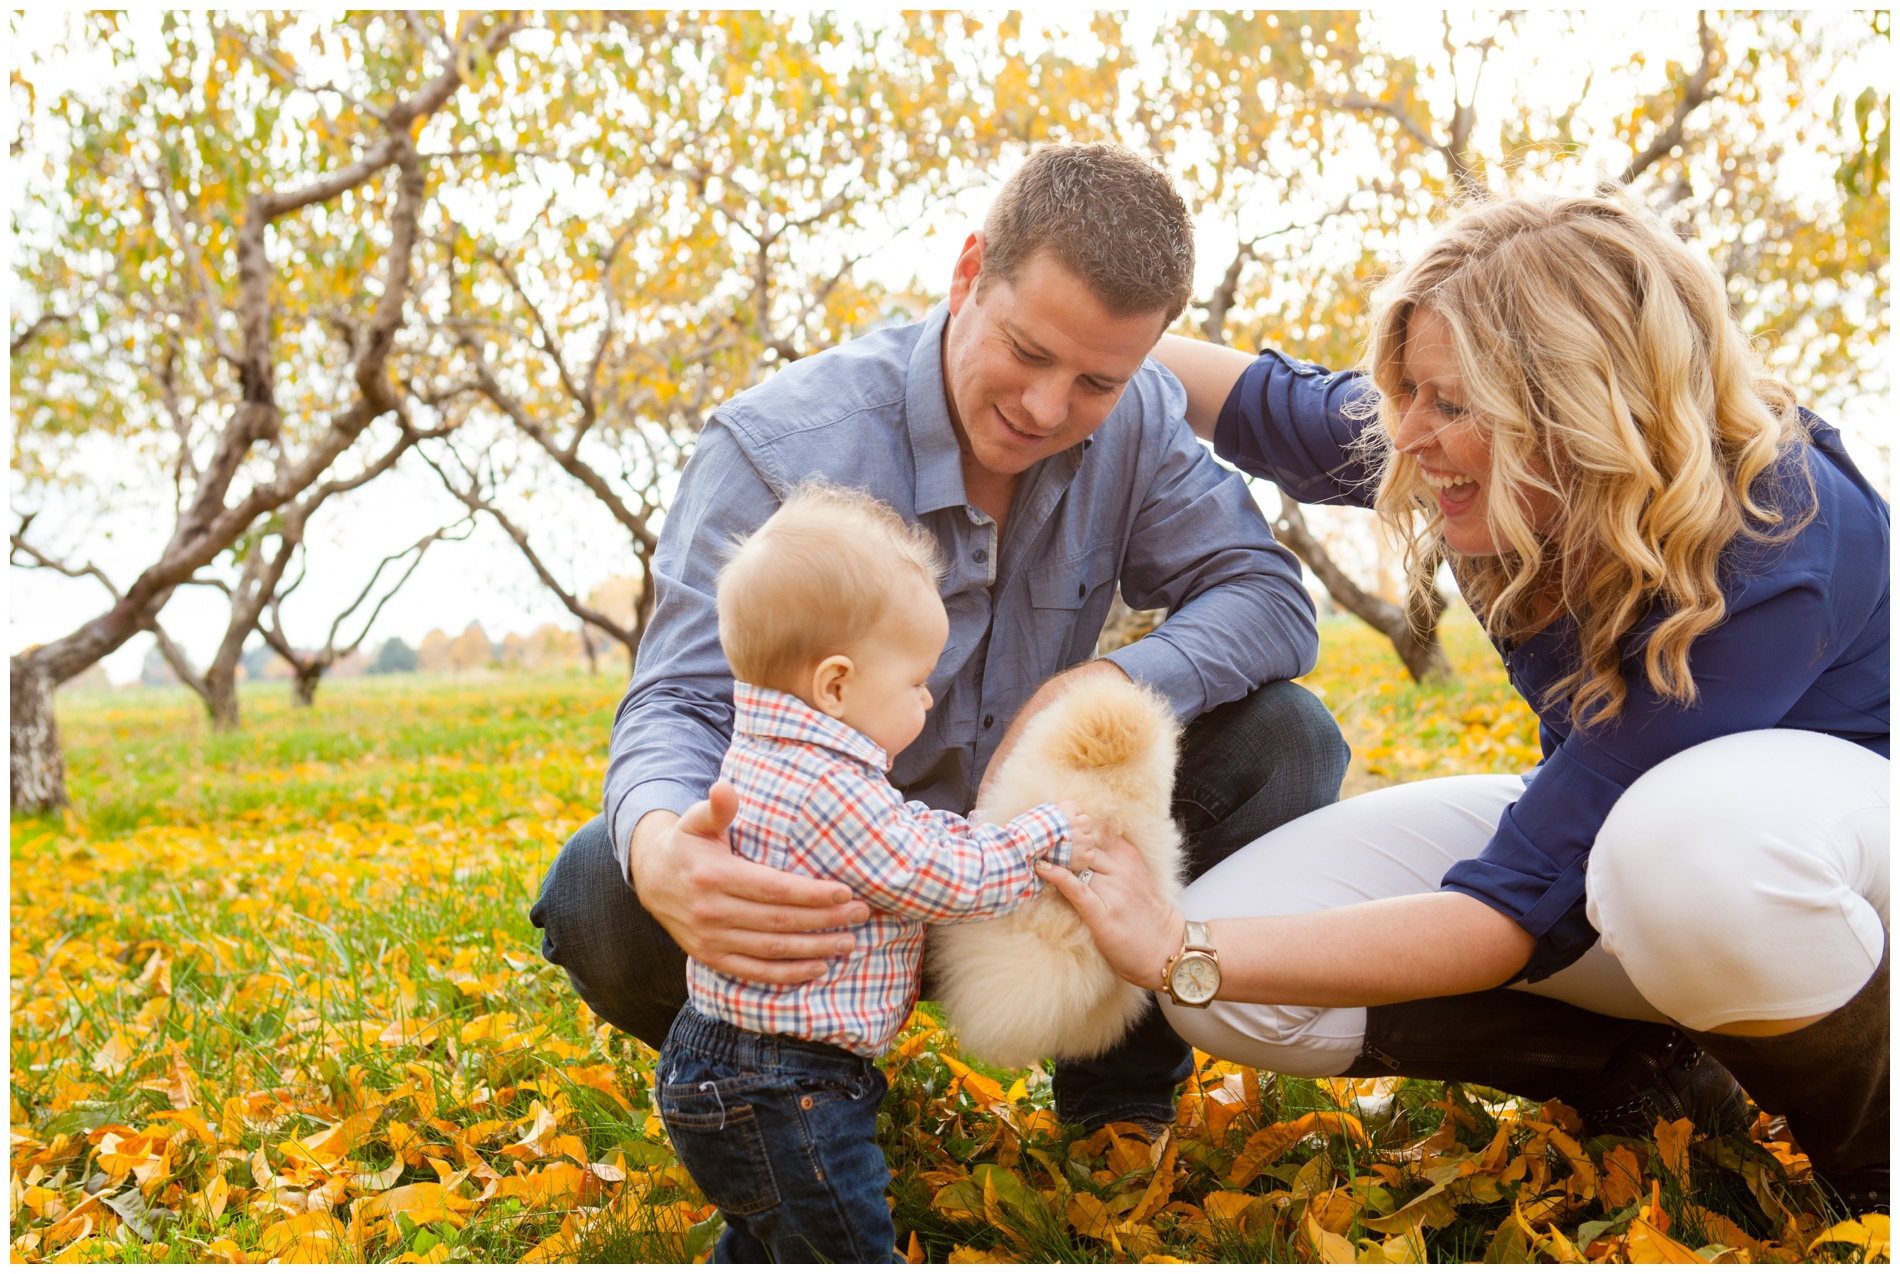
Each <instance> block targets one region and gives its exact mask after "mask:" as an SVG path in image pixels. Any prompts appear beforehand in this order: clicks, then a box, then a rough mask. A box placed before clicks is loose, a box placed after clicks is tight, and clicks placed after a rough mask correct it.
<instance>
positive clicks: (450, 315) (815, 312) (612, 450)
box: [428, 11, 1114, 663]
mask: <svg viewBox="0 0 1900 1274" xmlns="http://www.w3.org/2000/svg"><path fill="white" fill-rule="evenodd" d="M1097 25H1098V28H1099V32H1098V33H1108V34H1112V33H1113V27H1112V24H1106V23H1099V24H1097ZM579 34H580V36H581V38H576V39H572V40H567V41H562V42H559V43H555V44H552V45H550V46H548V47H547V48H546V49H545V51H542V52H538V53H536V54H535V55H534V56H523V57H521V58H518V59H516V60H515V61H514V63H513V64H512V66H511V73H512V74H513V75H514V76H515V77H516V85H515V91H516V93H517V95H518V96H517V103H518V105H517V109H518V110H519V111H520V112H522V116H523V123H522V124H521V125H520V126H518V127H516V128H515V129H514V130H513V131H514V134H515V136H516V139H517V141H516V145H515V147H514V149H513V151H512V152H511V153H512V161H513V162H514V163H515V164H517V165H518V167H519V169H520V171H522V172H524V173H534V174H536V175H537V176H538V178H539V180H541V181H542V182H543V183H544V185H545V189H546V191H547V194H546V196H545V201H544V202H543V203H540V204H538V205H536V211H535V215H533V216H531V217H526V218H518V219H516V220H515V221H514V222H511V223H510V224H508V225H505V226H489V227H487V228H483V227H477V226H474V225H472V224H465V225H458V226H455V227H452V228H450V230H449V232H448V233H447V234H446V235H445V238H444V243H443V252H444V254H445V255H446V256H447V257H448V258H449V259H451V260H453V261H454V263H455V286H454V289H453V293H452V296H451V303H450V305H449V307H448V310H447V313H445V314H444V315H443V317H442V318H441V321H440V328H441V331H442V333H443V336H444V339H445V340H446V341H450V342H453V345H454V349H455V353H456V356H457V360H458V361H457V366H458V374H459V375H460V377H461V378H462V379H464V380H465V381H466V382H467V383H469V384H471V385H473V386H474V397H475V398H476V399H478V400H479V403H480V406H481V411H482V414H483V415H484V416H485V417H486V418H487V419H488V420H489V421H490V422H492V423H495V424H498V425H501V426H503V427H504V428H505V429H506V430H509V431H512V432H513V434H514V436H515V438H516V440H517V441H518V442H519V443H520V444H522V446H521V447H519V448H511V447H508V446H506V445H502V444H501V442H500V440H499V439H498V438H497V437H496V435H495V434H493V433H491V432H479V431H478V432H474V433H465V434H463V435H461V436H460V437H459V441H450V442H445V443H443V444H439V445H436V446H433V447H432V448H429V449H428V450H429V453H430V455H431V457H432V463H434V464H435V465H436V468H437V471H438V473H440V474H441V475H442V478H443V481H444V483H445V485H446V486H447V487H448V489H449V490H450V491H451V492H452V493H453V494H454V495H455V496H456V497H457V498H458V499H460V500H461V501H462V502H463V504H464V505H466V507H467V508H468V509H469V510H470V511H471V512H479V513H481V514H483V515H485V516H487V517H489V518H491V519H492V520H493V521H494V522H495V523H496V524H497V525H498V526H499V527H500V528H501V530H502V531H503V532H504V533H505V534H506V535H507V536H508V537H509V539H510V541H511V542H512V543H513V544H514V545H515V546H516V547H517V549H518V550H519V551H520V552H521V553H522V555H523V556H524V558H525V559H526V560H527V562H528V564H529V566H530V567H531V568H532V569H533V571H534V572H535V575H536V576H537V578H539V579H540V580H541V581H542V583H543V584H545V585H546V586H547V587H548V588H549V589H550V590H551V591H552V592H553V593H554V594H555V595H556V596H557V597H558V598H559V599H560V600H561V602H562V604H563V605H564V606H566V608H567V609H568V610H569V611H570V612H571V613H572V614H573V615H574V616H575V617H577V618H578V619H580V620H581V621H582V622H583V624H584V625H585V629H584V631H587V632H588V633H589V637H590V640H591V633H592V632H596V631H597V632H601V633H604V634H607V635H608V636H609V637H611V638H612V639H613V640H614V641H616V642H618V643H619V644H620V645H622V646H623V647H624V648H625V649H626V651H627V655H628V659H629V662H630V663H631V660H632V658H633V655H634V652H635V650H636V648H637V647H638V645H639V641H640V637H641V634H642V633H643V632H644V630H645V627H646V623H647V620H648V619H649V617H650V616H651V614H652V609H653V601H654V598H653V589H652V586H651V583H650V581H651V578H652V577H651V562H652V556H653V552H654V550H655V548H656V547H657V546H658V543H659V526H660V522H661V519H662V517H663V513H664V509H665V507H666V504H667V502H668V500H669V499H670V498H671V493H672V488H673V483H674V480H675V479H676V477H677V475H678V473H679V471H680V469H681V467H682V466H683V465H684V463H685V461H686V459H687V457H688V456H689V455H690V452H691V448H692V444H693V442H694V440H695V439H696V438H697V437H698V435H699V432H700V430H701V429H702V428H703V427H704V426H705V423H706V421H707V419H708V417H709V416H710V414H711V413H712V411H713V410H714V409H715V408H716V407H717V406H718V404H719V403H721V402H723V401H724V400H726V399H727V398H729V397H731V396H732V395H733V394H735V393H738V392H740V391H741V390H744V389H746V388H748V387H749V386H751V385H753V384H756V383H757V382H758V381H759V380H760V379H761V378H763V377H764V376H766V375H768V374H769V373H770V372H771V371H772V370H773V369H774V368H776V367H780V366H783V365H784V364H786V363H788V362H790V361H792V360H794V359H798V358H802V357H805V356H806V355H809V354H812V353H815V352H817V351H819V350H822V349H825V348H826V347H828V346H831V345H834V344H836V343H838V342H839V341H842V340H845V339H848V338H849V337H851V336H854V335H856V334H858V333H859V332H862V331H864V330H865V329H867V328H869V327H872V326H875V325H877V324H880V323H884V322H889V321H908V320H909V319H910V318H913V317H917V316H918V315H917V309H918V308H919V307H918V305H917V304H916V303H915V302H913V301H912V300H911V299H910V298H907V297H904V296H893V295H889V294H887V293H886V292H885V291H883V290H882V289H881V288H879V287H878V286H877V285H875V284H873V283H871V282H868V281H866V280H865V279H863V278H861V277H860V271H859V265H860V262H861V261H862V260H863V258H864V257H865V256H866V255H867V254H868V253H870V252H872V251H875V250H876V249H877V248H879V247H881V246H883V245H884V244H886V243H887V242H889V241H890V240H891V238H892V237H893V236H894V235H895V234H897V233H899V232H900V231H901V230H902V229H903V228H904V227H905V226H906V225H907V224H908V223H909V222H910V221H912V220H914V219H915V218H916V217H917V216H918V215H919V214H920V213H921V211H922V210H923V209H924V208H926V207H928V206H930V205H932V204H933V203H935V202H937V201H940V200H942V199H944V198H946V197H947V196H950V195H952V194H954V193H955V192H957V191H958V190H960V189H962V188H964V187H966V186H968V185H970V184H973V183H975V184H982V183H986V182H988V181H990V180H993V178H994V173H993V171H992V169H993V165H994V163H995V161H996V160H997V159H998V158H999V157H1000V156H1001V155H1003V154H1005V153H1006V152H1007V151H1009V150H1010V149H1012V148H1014V149H1016V150H1020V149H1021V148H1022V147H1023V146H1024V145H1025V144H1028V143H1033V142H1038V141H1042V140H1047V139H1051V138H1058V137H1069V136H1076V135H1085V134H1087V133H1089V131H1090V130H1094V129H1098V128H1099V126H1100V112H1099V111H1098V110H1097V109H1096V107H1095V106H1094V105H1093V103H1095V102H1097V101H1099V100H1110V101H1112V100H1113V90H1114V66H1113V62H1112V59H1108V60H1104V59H1102V58H1100V57H1093V56H1091V57H1087V58H1081V59H1077V58H1069V57H1065V56H1062V55H1061V54H1059V53H1057V52H1055V51H1048V52H1044V53H1041V54H1038V55H1037V56H1025V55H1023V54H1022V53H1021V51H1020V49H1019V48H1018V47H1017V42H1018V40H1019V38H1020V37H1021V36H1022V35H1023V32H1022V27H1021V23H1020V20H1019V19H1016V18H1013V17H1012V18H1008V19H1005V20H1003V21H1002V22H1000V23H998V24H995V25H988V24H985V23H982V22H978V21H974V20H971V19H968V18H965V17H962V16H959V15H954V14H922V13H913V14H904V15H899V16H895V17H893V18H891V19H889V20H888V21H886V22H885V23H884V24H882V25H874V26H866V25H860V24H858V23H854V22H851V21H847V20H843V19H839V18H835V17H831V16H827V15H824V14H809V15H803V16H786V15H781V14H770V13H760V12H752V11H726V12H657V11H656V12H642V13H634V14H623V15H616V16H615V17H614V18H613V19H611V20H610V21H607V22H605V23H604V24H603V25H602V27H601V29H599V30H598V31H586V32H583V33H579ZM1096 43H1097V44H1099V41H1096ZM1078 103H1091V105H1090V106H1089V107H1088V108H1087V109H1082V108H1080V107H1079V106H1077V105H1076V104H1078ZM1052 108H1054V109H1052ZM557 175H558V178H559V180H557ZM944 266H945V273H946V275H947V273H948V262H947V261H946V262H945V263H944ZM530 491H532V492H534V493H535V494H537V495H543V496H545V495H546V494H547V493H549V492H550V491H558V492H560V493H562V494H561V497H560V498H573V497H579V498H581V499H586V500H590V501H593V502H595V503H596V504H597V505H598V507H599V508H600V509H602V510H604V511H605V512H606V513H607V514H608V516H609V517H610V518H611V520H612V522H613V523H614V525H615V526H616V527H617V529H618V532H619V534H620V535H622V536H624V537H625V538H624V540H622V541H621V542H620V543H621V545H622V546H623V547H624V549H625V552H626V556H625V557H624V558H622V559H620V562H619V564H617V565H616V566H615V567H614V572H615V573H617V574H622V575H627V576H630V577H632V578H634V579H636V580H638V581H639V583H640V589H639V593H638V596H637V599H636V604H635V606H634V607H633V608H632V610H631V612H630V613H629V614H624V615H623V614H617V613H609V611H608V610H607V609H605V608H602V607H597V606H593V605H590V604H589V603H588V601H587V590H586V589H585V588H584V586H583V584H582V582H581V581H580V580H578V579H575V578H573V577H572V576H571V575H569V574H568V573H567V572H565V571H563V570H562V569H561V567H560V564H559V562H558V561H557V560H555V557H554V555H553V554H552V553H551V552H550V550H549V548H548V547H547V546H546V545H544V544H538V543H537V542H536V540H535V539H534V538H533V536H532V535H531V534H530V526H529V522H528V518H527V516H526V514H527V512H528V511H529V510H528V506H527V500H526V495H527V493H528V492H530Z"/></svg>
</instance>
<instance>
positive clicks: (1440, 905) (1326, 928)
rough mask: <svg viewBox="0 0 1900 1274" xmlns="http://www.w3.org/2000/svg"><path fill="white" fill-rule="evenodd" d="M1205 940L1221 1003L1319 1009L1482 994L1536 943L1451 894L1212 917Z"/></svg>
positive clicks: (1518, 966)
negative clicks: (1215, 957) (1216, 962)
mask: <svg viewBox="0 0 1900 1274" xmlns="http://www.w3.org/2000/svg"><path fill="white" fill-rule="evenodd" d="M1208 934H1209V937H1210V938H1211V940H1212V941H1213V944H1214V948H1215V950H1216V951H1217V952H1218V953H1219V956H1220V966H1221V989H1220V998H1221V999H1223V1000H1235V1001H1241V1002H1245V1003H1253V1004H1310V1005H1315V1006H1319V1007H1337V1006H1353V1005H1361V1004H1366V1005H1370V1004H1395V1003H1398V1002H1399V1001H1402V1000H1420V999H1428V998H1431V997H1434V996H1440V995H1457V994H1461V993H1463V992H1466V991H1482V990H1486V989H1488V988H1490V987H1494V986H1498V985H1500V984H1501V983H1503V982H1504V980H1505V979H1506V978H1509V977H1510V976H1511V975H1512V974H1514V973H1516V972H1517V971H1518V970H1519V969H1521V968H1523V967H1524V965H1525V963H1526V962H1527V961H1528V960H1529V959H1530V956H1531V948H1532V947H1533V945H1534V943H1533V941H1532V939H1531V936H1530V935H1529V934H1527V933H1525V932H1524V931H1523V930H1522V929H1520V928H1519V927H1518V926H1517V925H1516V924H1515V923H1514V922H1513V921H1511V920H1510V919H1509V918H1508V917H1506V916H1504V915H1502V914H1500V913H1498V912H1496V911H1493V910H1492V909H1491V908H1489V907H1487V906H1485V905H1484V904H1483V903H1481V902H1479V901H1478V900H1477V899H1475V898H1472V897H1470V896H1469V895H1466V894H1459V893H1451V892H1438V893H1430V894H1414V895H1411V896H1409V897H1404V898H1385V899H1380V900H1378V901H1375V902H1362V903H1355V904H1353V905H1352V906H1349V907H1335V908H1332V909H1330V910H1326V911H1315V912H1308V913H1306V914H1304V915H1293V916H1254V917H1247V918H1243V919H1234V920H1215V921H1212V922H1210V923H1209V925H1208Z"/></svg>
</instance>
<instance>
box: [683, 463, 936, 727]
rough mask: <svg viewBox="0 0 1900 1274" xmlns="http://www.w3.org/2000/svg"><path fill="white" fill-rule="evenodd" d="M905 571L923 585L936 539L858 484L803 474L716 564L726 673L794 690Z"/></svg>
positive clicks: (861, 630) (858, 633)
mask: <svg viewBox="0 0 1900 1274" xmlns="http://www.w3.org/2000/svg"><path fill="white" fill-rule="evenodd" d="M905 572H915V573H916V575H917V577H919V578H921V579H922V580H923V581H924V582H925V583H927V584H929V585H930V586H931V587H932V588H933V589H934V588H935V587H936V585H937V581H938V580H939V579H941V578H942V576H943V558H942V555H941V554H940V553H939V552H938V550H937V542H936V540H934V539H933V538H931V536H930V533H929V532H927V531H925V530H924V529H923V528H922V527H918V526H913V525H911V524H910V523H908V522H906V521H904V519H903V518H902V517H900V516H898V513H897V510H895V509H893V508H891V506H890V505H888V504H886V503H884V502H883V501H882V500H879V499H876V498H874V497H872V496H870V495H868V494H866V493H865V492H862V491H854V490H850V489H848V488H845V487H837V486H832V485H831V484H829V483H825V482H815V481H814V482H806V483H804V484H802V485H801V486H799V487H798V488H797V489H796V490H794V491H793V492H792V494H791V495H790V496H789V497H787V498H786V500H785V503H784V504H782V505H780V506H779V509H778V512H776V513H774V514H773V515H772V516H771V517H769V518H767V519H766V520H765V522H764V524H763V525H762V526H760V527H759V529H758V530H756V531H754V532H753V533H752V534H751V535H748V536H746V537H745V538H744V539H742V540H740V541H739V543H738V544H737V545H735V546H734V548H733V553H732V557H731V558H730V559H729V560H728V561H727V562H726V564H725V566H724V568H722V569H721V570H720V572H719V581H718V584H717V588H716V593H715V601H716V603H717V605H718V609H719V644H720V645H721V646H722V647H724V648H725V652H726V662H727V663H729V664H731V665H732V673H733V676H735V677H737V678H738V679H739V680H741V681H748V682H751V683H752V684H753V685H755V686H765V687H768V688H770V689H773V690H783V691H785V692H787V693H799V688H798V687H797V685H796V682H797V680H798V678H799V677H800V676H802V675H804V674H806V673H808V672H809V671H810V670H811V669H812V668H813V667H815V666H816V665H817V664H818V662H819V661H820V660H822V659H825V658H827V657H828V656H831V655H839V654H844V653H845V652H847V651H849V650H850V649H851V648H852V647H853V646H855V645H856V644H857V643H858V642H860V641H862V640H863V639H864V638H865V637H866V636H867V635H868V634H869V633H870V632H871V631H872V630H873V629H874V628H876V627H877V625H878V622H879V621H880V620H882V619H883V618H884V612H885V611H886V609H888V607H889V606H890V603H891V598H892V597H893V595H894V593H895V589H894V588H893V585H894V584H895V583H896V582H897V581H898V580H899V579H901V578H903V576H904V573H905Z"/></svg>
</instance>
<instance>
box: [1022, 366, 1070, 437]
mask: <svg viewBox="0 0 1900 1274" xmlns="http://www.w3.org/2000/svg"><path fill="white" fill-rule="evenodd" d="M1023 410H1024V411H1025V412H1027V413H1028V414H1029V419H1030V422H1031V423H1032V424H1034V425H1035V426H1036V428H1037V430H1038V431H1040V432H1042V433H1053V432H1055V430H1056V429H1057V427H1059V426H1060V425H1061V424H1062V422H1063V421H1064V420H1066V419H1068V416H1069V380H1068V377H1066V376H1062V375H1059V374H1056V373H1053V372H1051V373H1048V374H1045V375H1042V376H1037V377H1035V378H1034V379H1032V380H1031V381H1030V382H1029V384H1028V385H1026V386H1024V388H1023Z"/></svg>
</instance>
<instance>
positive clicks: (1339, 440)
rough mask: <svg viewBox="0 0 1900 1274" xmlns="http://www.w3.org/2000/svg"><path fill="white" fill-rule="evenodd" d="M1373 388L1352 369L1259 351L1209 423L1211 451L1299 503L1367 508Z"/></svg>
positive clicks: (1374, 479)
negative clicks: (1333, 368) (1336, 369)
mask: <svg viewBox="0 0 1900 1274" xmlns="http://www.w3.org/2000/svg"><path fill="white" fill-rule="evenodd" d="M1376 393H1377V391H1376V390H1375V389H1374V388H1373V385H1372V382H1371V379H1370V378H1369V377H1367V376H1365V375H1364V374H1362V373H1359V372H1329V371H1327V370H1326V369H1325V368H1323V367H1315V366H1313V365H1312V364H1311V363H1301V362H1297V361H1295V360H1294V359H1291V358H1288V357H1287V356H1286V355H1285V354H1282V353H1280V352H1279V351H1277V350H1265V351H1263V352H1262V353H1261V355H1260V356H1259V357H1258V358H1256V359H1255V360H1254V361H1253V363H1252V365H1251V366H1249V367H1248V368H1247V370H1246V371H1245V372H1243V373H1242V374H1241V377H1240V379H1239V380H1238V381H1237V382H1235V384H1234V388H1233V390H1232V391H1231V392H1230V393H1229V394H1228V395H1227V402H1226V404H1225V405H1224V406H1223V407H1222V408H1221V413H1220V419H1219V420H1218V421H1217V422H1216V424H1215V426H1214V453H1215V454H1216V455H1218V456H1219V457H1220V458H1221V459H1223V460H1225V461H1227V463H1229V464H1231V465H1233V466H1234V467H1235V468H1236V469H1239V470H1241V471H1242V472H1243V473H1251V474H1253V475H1254V476H1255V477H1259V478H1266V479H1269V480H1270V481H1272V482H1273V483H1274V485H1276V486H1278V487H1279V488H1280V490H1281V491H1283V492H1285V493H1286V494H1287V495H1288V496H1290V497H1291V498H1292V499H1293V500H1294V501H1295V502H1296V503H1299V504H1352V505H1360V506H1368V505H1370V504H1371V503H1372V498H1373V496H1374V495H1376V494H1377V493H1378V489H1379V473H1378V465H1377V463H1376V457H1377V455H1378V450H1377V447H1376V445H1369V444H1368V439H1370V438H1371V437H1372V436H1373V435H1372V432H1371V431H1373V430H1375V429H1376V428H1377V424H1376V422H1375V420H1374V419H1373V413H1372V400H1373V397H1374V396H1375V395H1376Z"/></svg>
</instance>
